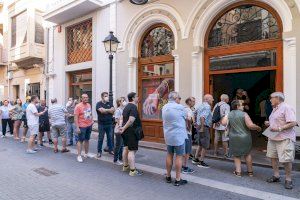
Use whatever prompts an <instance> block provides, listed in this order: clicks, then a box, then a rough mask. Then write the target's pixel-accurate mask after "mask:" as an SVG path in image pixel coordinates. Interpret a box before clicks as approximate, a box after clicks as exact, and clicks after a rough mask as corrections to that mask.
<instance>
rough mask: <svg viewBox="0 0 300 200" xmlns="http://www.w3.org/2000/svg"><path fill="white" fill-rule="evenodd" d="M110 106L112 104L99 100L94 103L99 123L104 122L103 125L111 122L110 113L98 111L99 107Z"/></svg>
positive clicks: (105, 107)
mask: <svg viewBox="0 0 300 200" xmlns="http://www.w3.org/2000/svg"><path fill="white" fill-rule="evenodd" d="M112 107H114V106H113V105H111V104H110V103H109V102H105V103H103V102H102V101H99V102H98V103H97V104H96V111H97V115H98V123H99V124H105V125H108V124H112V122H113V115H112V114H110V113H107V114H103V113H101V112H100V111H99V108H104V109H110V108H112Z"/></svg>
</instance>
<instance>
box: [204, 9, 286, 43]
mask: <svg viewBox="0 0 300 200" xmlns="http://www.w3.org/2000/svg"><path fill="white" fill-rule="evenodd" d="M279 37H280V30H279V26H278V23H277V20H276V18H275V17H274V16H273V15H272V13H270V12H269V11H268V10H266V9H264V8H261V7H259V6H256V5H247V4H246V5H240V6H238V7H236V8H234V9H231V10H230V11H228V12H226V13H225V14H224V15H223V16H222V17H221V18H219V19H218V20H217V22H216V23H215V24H214V26H213V28H212V30H211V31H210V34H209V38H208V47H218V46H226V45H234V44H239V43H244V42H251V41H258V40H267V39H278V38H279Z"/></svg>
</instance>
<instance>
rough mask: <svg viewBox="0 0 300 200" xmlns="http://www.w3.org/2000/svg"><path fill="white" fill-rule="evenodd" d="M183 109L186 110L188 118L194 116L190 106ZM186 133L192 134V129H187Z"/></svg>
mask: <svg viewBox="0 0 300 200" xmlns="http://www.w3.org/2000/svg"><path fill="white" fill-rule="evenodd" d="M185 110H186V112H187V118H188V119H192V118H193V116H194V112H193V111H192V109H191V108H190V107H187V106H186V107H185ZM187 133H188V134H190V135H191V134H192V129H191V130H190V131H189V130H187Z"/></svg>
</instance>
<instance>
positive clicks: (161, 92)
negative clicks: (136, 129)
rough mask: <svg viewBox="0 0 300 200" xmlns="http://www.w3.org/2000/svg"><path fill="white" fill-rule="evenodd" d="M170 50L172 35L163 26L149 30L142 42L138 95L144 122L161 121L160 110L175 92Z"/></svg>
mask: <svg viewBox="0 0 300 200" xmlns="http://www.w3.org/2000/svg"><path fill="white" fill-rule="evenodd" d="M173 49H174V36H173V33H172V31H171V30H170V29H169V28H168V27H166V26H165V25H163V24H161V25H160V24H159V25H156V26H154V27H153V28H150V29H149V30H148V31H147V32H146V34H145V36H144V37H143V39H142V41H141V50H140V55H141V58H140V66H139V68H140V70H139V84H140V86H139V88H140V90H139V92H140V94H141V98H142V105H141V107H142V118H143V119H146V120H161V119H162V116H161V110H162V107H163V106H164V105H165V104H166V103H167V102H168V94H169V92H170V91H173V90H174V58H173V56H172V54H171V53H172V50H173Z"/></svg>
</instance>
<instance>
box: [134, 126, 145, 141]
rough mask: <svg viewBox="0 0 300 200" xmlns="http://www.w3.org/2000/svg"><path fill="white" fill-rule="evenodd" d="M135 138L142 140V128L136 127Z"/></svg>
mask: <svg viewBox="0 0 300 200" xmlns="http://www.w3.org/2000/svg"><path fill="white" fill-rule="evenodd" d="M135 136H136V138H137V139H138V140H142V139H143V138H144V131H143V128H142V127H137V128H136V129H135Z"/></svg>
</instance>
